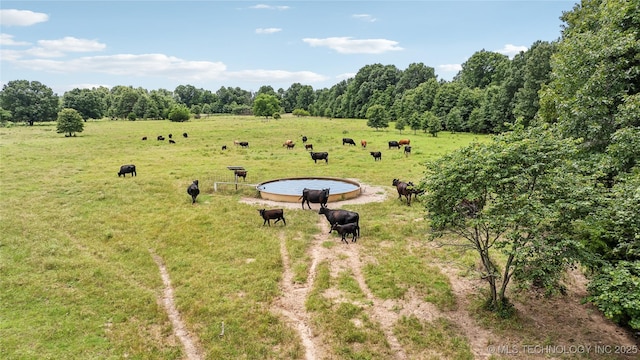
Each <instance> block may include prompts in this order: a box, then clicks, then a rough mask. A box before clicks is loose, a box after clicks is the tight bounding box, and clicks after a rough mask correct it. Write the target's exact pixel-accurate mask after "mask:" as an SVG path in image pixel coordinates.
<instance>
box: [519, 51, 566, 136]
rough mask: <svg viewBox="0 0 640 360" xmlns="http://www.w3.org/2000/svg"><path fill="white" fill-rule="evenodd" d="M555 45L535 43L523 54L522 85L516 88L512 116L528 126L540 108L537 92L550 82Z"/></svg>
mask: <svg viewBox="0 0 640 360" xmlns="http://www.w3.org/2000/svg"><path fill="white" fill-rule="evenodd" d="M556 45H557V44H556V43H549V42H546V41H536V42H535V43H533V45H531V48H529V50H527V52H526V54H525V58H526V60H525V66H524V68H523V74H522V77H523V81H524V82H523V84H522V86H519V87H518V88H517V93H516V99H515V106H514V110H513V111H514V115H515V117H520V118H522V119H523V121H525V125H526V124H529V123H530V122H531V121H532V120H533V118H534V117H535V115H536V114H537V112H538V109H539V107H540V105H539V102H540V101H539V98H538V92H539V91H540V89H541V88H542V86H543V85H545V84H547V83H548V82H549V81H550V80H551V55H553V53H554V52H555V49H556Z"/></svg>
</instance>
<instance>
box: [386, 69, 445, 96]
mask: <svg viewBox="0 0 640 360" xmlns="http://www.w3.org/2000/svg"><path fill="white" fill-rule="evenodd" d="M428 80H437V76H436V72H435V70H434V68H432V67H430V66H426V65H425V64H423V63H412V64H409V66H408V67H407V68H406V69H405V70H404V71H402V74H401V75H400V78H399V79H398V83H397V85H396V92H397V93H398V94H400V95H401V94H403V93H404V92H405V91H407V90H410V89H415V88H417V87H418V86H419V85H420V84H422V83H424V82H425V81H428Z"/></svg>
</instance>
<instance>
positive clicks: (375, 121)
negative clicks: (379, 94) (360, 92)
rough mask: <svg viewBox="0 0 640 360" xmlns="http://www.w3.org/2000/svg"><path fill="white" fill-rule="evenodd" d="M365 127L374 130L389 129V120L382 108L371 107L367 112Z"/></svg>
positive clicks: (380, 106)
mask: <svg viewBox="0 0 640 360" xmlns="http://www.w3.org/2000/svg"><path fill="white" fill-rule="evenodd" d="M367 126H368V127H372V128H374V129H376V130H378V129H381V128H387V127H389V118H388V117H387V110H386V109H385V108H384V106H382V105H373V106H372V107H370V108H369V109H368V110H367Z"/></svg>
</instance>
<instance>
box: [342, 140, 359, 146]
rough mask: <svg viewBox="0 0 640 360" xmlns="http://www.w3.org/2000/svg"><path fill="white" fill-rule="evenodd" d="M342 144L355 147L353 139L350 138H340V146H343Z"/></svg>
mask: <svg viewBox="0 0 640 360" xmlns="http://www.w3.org/2000/svg"><path fill="white" fill-rule="evenodd" d="M344 144H349V145H353V146H356V142H355V141H353V139H351V138H342V145H344Z"/></svg>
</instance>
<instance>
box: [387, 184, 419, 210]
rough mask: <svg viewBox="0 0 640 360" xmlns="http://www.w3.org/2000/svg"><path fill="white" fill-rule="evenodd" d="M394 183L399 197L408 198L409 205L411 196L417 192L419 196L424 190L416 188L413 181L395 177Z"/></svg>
mask: <svg viewBox="0 0 640 360" xmlns="http://www.w3.org/2000/svg"><path fill="white" fill-rule="evenodd" d="M392 185H393V186H395V187H396V190H398V199H400V200H402V197H403V196H404V197H405V198H406V199H407V205H411V196H412V195H414V194H415V196H416V197H417V196H418V195H419V194H421V193H422V192H421V191H419V190H418V189H415V188H414V187H413V186H414V185H413V183H412V182H404V181H400V180H398V179H393V182H392Z"/></svg>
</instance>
